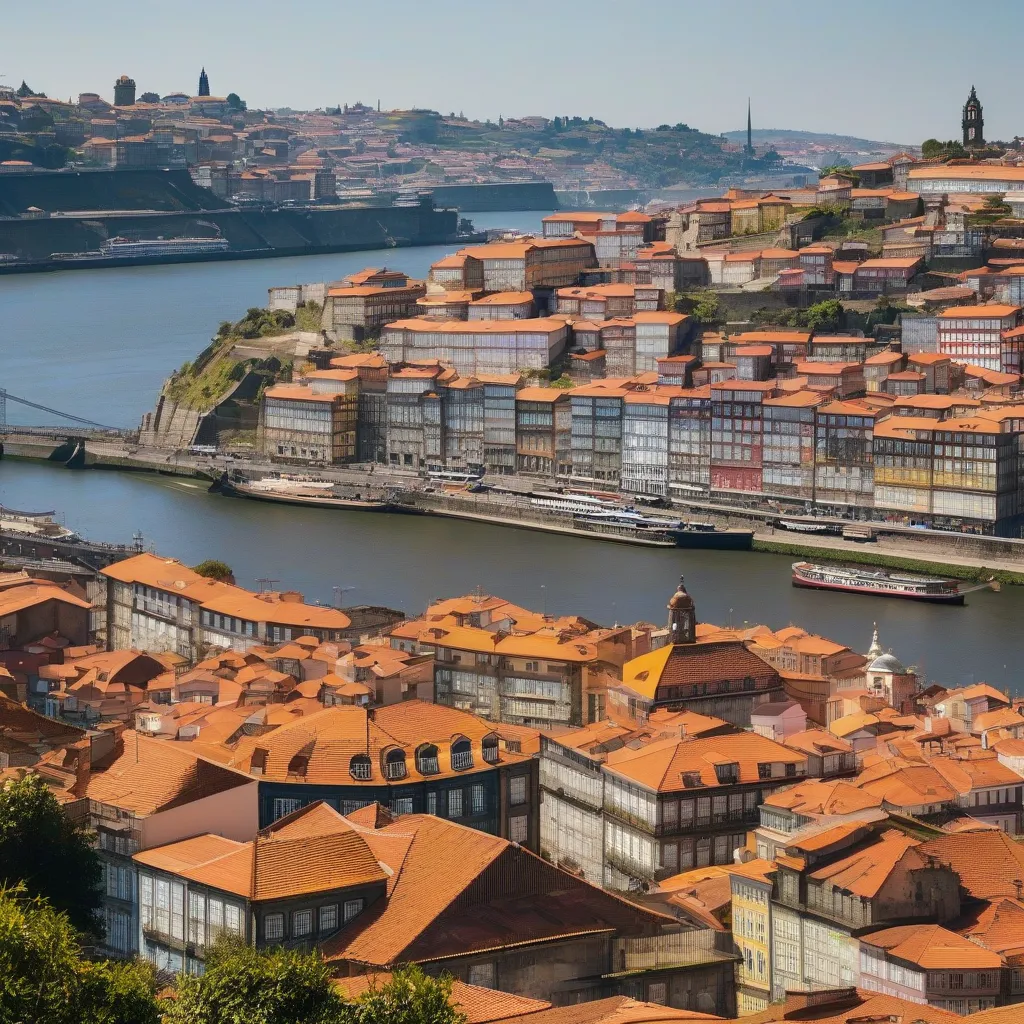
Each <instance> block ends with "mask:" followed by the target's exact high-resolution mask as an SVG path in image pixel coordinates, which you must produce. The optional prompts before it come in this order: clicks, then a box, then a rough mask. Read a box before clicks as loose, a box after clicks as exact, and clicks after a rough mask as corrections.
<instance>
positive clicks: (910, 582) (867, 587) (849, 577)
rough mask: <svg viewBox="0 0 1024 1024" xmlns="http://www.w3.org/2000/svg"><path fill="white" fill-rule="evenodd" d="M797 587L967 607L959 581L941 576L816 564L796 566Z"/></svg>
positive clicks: (806, 563)
mask: <svg viewBox="0 0 1024 1024" xmlns="http://www.w3.org/2000/svg"><path fill="white" fill-rule="evenodd" d="M793 586H794V587H809V588H811V589H813V590H840V591H844V592H845V593H848V594H873V595H874V596H876V597H902V598H906V599H908V600H911V601H929V602H932V603H936V604H963V603H964V592H963V590H962V589H961V587H960V583H959V581H958V580H949V579H942V578H941V577H938V576H916V575H911V574H909V573H903V572H887V571H885V570H884V569H854V568H848V567H846V566H840V565H818V564H815V563H814V562H794V563H793Z"/></svg>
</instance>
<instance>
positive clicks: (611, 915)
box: [324, 814, 671, 967]
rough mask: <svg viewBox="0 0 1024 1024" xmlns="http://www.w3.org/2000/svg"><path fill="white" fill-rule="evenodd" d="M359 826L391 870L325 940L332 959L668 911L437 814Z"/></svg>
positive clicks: (615, 926) (391, 955)
mask: <svg viewBox="0 0 1024 1024" xmlns="http://www.w3.org/2000/svg"><path fill="white" fill-rule="evenodd" d="M359 834H360V835H361V836H362V837H363V838H364V839H365V840H366V842H367V843H368V844H369V846H370V847H371V849H372V851H373V853H374V855H375V856H376V857H377V859H378V861H380V862H381V863H382V864H384V865H386V866H387V868H388V871H389V872H390V877H389V879H388V887H387V898H386V899H380V900H377V901H376V902H375V903H374V904H372V905H371V906H370V907H369V908H368V910H367V911H366V912H365V913H363V914H361V915H360V916H359V917H358V918H357V919H356V920H355V921H353V922H352V924H351V925H350V926H349V927H348V928H346V929H344V930H343V931H342V932H340V933H339V934H338V935H336V936H335V937H333V938H332V939H329V940H328V941H327V943H326V944H325V946H324V955H325V957H326V959H327V960H328V961H329V962H330V961H333V962H338V961H347V962H349V963H350V964H351V963H355V964H364V965H368V966H373V967H391V966H392V965H393V964H396V963H399V962H426V961H431V960H433V961H437V960H443V959H445V958H447V957H450V956H458V955H462V954H465V953H467V952H472V951H483V950H488V949H495V948H499V947H503V946H508V945H510V944H518V945H524V944H532V943H539V942H546V941H553V940H555V939H559V938H566V937H570V936H582V935H594V934H606V933H608V932H613V931H618V930H619V929H621V928H624V927H625V928H629V929H631V930H632V929H635V928H638V927H642V926H646V927H650V926H651V925H654V924H660V923H663V922H667V921H669V920H671V919H669V918H665V917H664V916H662V915H661V914H656V913H654V912H653V911H649V910H645V909H643V908H640V907H637V906H635V905H634V904H632V903H629V902H628V901H626V900H624V899H621V898H620V897H617V896H614V895H612V894H611V893H607V892H604V891H603V890H601V889H599V888H597V887H596V886H593V885H591V884H590V883H588V882H585V881H583V880H582V879H579V878H576V877H575V876H574V875H570V874H568V873H567V872H564V871H562V870H560V869H559V868H556V867H554V866H553V865H551V864H548V863H546V862H545V861H543V860H541V859H540V858H539V857H537V856H536V855H534V854H532V853H530V852H529V851H528V850H526V849H524V848H523V847H520V846H518V845H516V844H514V843H509V842H507V841H506V840H504V839H499V838H497V837H496V836H491V835H487V834H486V833H484V832H479V831H477V830H475V829H469V828H465V827H463V826H461V825H457V824H455V823H454V822H450V821H447V820H445V819H443V818H437V817H434V816H432V815H420V814H412V815H405V816H403V817H402V818H399V819H398V820H397V821H395V822H394V824H391V825H388V826H386V827H384V828H380V829H376V830H374V831H370V830H365V829H363V830H359ZM509 879H515V880H516V881H515V884H514V885H513V886H510V885H509V883H508V880H509Z"/></svg>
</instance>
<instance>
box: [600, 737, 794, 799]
mask: <svg viewBox="0 0 1024 1024" xmlns="http://www.w3.org/2000/svg"><path fill="white" fill-rule="evenodd" d="M806 762H807V758H806V756H805V755H804V754H799V753H797V752H795V751H792V750H788V749H787V748H786V747H784V746H782V744H780V743H776V742H775V741H774V740H770V739H768V738H767V737H765V736H759V735H757V734H756V733H752V732H741V733H735V734H732V735H729V736H708V737H703V738H699V739H684V740H679V739H667V740H661V741H657V742H653V743H650V744H648V745H647V746H643V747H640V748H639V749H638V750H633V749H630V748H629V747H624V748H622V749H620V750H616V751H613V752H612V753H610V754H609V755H608V757H607V758H606V759H605V767H606V768H607V770H608V771H610V772H613V773H614V774H616V775H621V776H622V777H624V778H627V779H631V780H632V781H634V782H638V783H639V784H640V785H641V786H644V787H646V788H647V789H653V790H656V791H658V792H677V791H681V790H683V789H685V788H690V787H686V786H685V784H684V778H683V777H684V775H690V773H693V775H694V777H695V778H696V779H699V784H697V785H695V786H694V787H692V788H695V789H698V790H702V789H714V788H716V787H718V786H720V785H732V783H720V782H719V781H718V775H717V773H716V770H715V768H716V766H721V765H730V764H735V765H736V766H737V769H736V770H737V772H738V782H739V783H741V784H742V783H748V782H757V781H758V780H759V779H760V778H761V775H760V773H759V766H760V765H761V764H790V765H796V766H799V765H806Z"/></svg>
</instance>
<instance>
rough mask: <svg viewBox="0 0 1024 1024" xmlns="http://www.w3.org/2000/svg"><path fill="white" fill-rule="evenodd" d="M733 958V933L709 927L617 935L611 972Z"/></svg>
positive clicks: (657, 968) (677, 965)
mask: <svg viewBox="0 0 1024 1024" xmlns="http://www.w3.org/2000/svg"><path fill="white" fill-rule="evenodd" d="M736 959H738V956H737V955H736V954H735V953H734V952H733V948H732V937H731V936H730V935H729V934H728V933H727V932H715V931H712V930H711V929H710V928H698V929H693V930H691V931H677V932H662V933H661V934H659V935H642V936H637V937H630V938H624V939H616V940H615V942H614V944H613V947H612V965H613V968H614V971H613V973H612V975H610V976H612V977H614V976H615V975H617V974H631V973H634V972H636V971H657V970H663V969H665V968H671V967H686V966H690V965H694V964H708V963H717V962H721V961H723V960H736Z"/></svg>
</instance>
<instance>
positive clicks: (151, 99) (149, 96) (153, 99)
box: [139, 92, 160, 103]
mask: <svg viewBox="0 0 1024 1024" xmlns="http://www.w3.org/2000/svg"><path fill="white" fill-rule="evenodd" d="M139 102H140V103H159V102H160V96H159V95H158V94H157V93H155V92H144V93H143V94H142V95H141V96H140V97H139Z"/></svg>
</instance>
